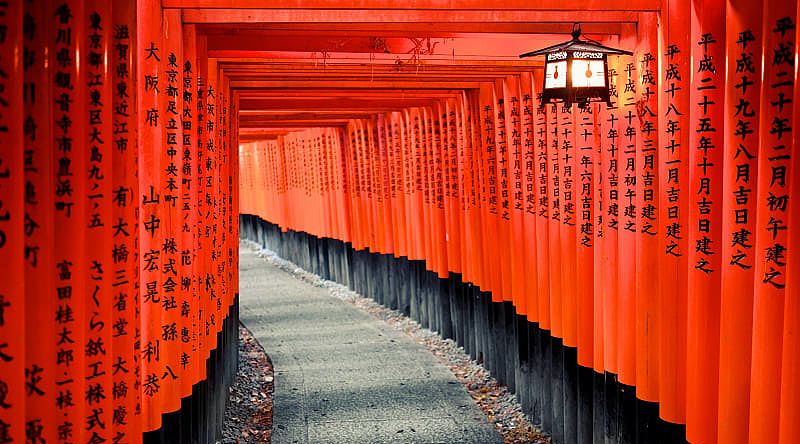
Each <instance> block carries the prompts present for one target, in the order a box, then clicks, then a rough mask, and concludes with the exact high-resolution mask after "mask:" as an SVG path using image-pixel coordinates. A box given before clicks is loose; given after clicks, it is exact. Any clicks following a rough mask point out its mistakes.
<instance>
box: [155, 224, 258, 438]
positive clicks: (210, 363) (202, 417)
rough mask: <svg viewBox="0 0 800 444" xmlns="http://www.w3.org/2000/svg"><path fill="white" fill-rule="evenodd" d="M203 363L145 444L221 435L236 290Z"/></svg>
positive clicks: (233, 351) (235, 331) (235, 356)
mask: <svg viewBox="0 0 800 444" xmlns="http://www.w3.org/2000/svg"><path fill="white" fill-rule="evenodd" d="M248 228H253V227H252V226H250V227H248ZM244 232H245V230H242V233H244ZM248 232H249V233H250V234H251V235H255V233H256V232H255V231H253V230H249V231H248ZM205 365H206V379H205V380H204V381H200V382H198V383H197V384H195V385H194V386H193V387H192V393H191V395H189V396H187V397H185V398H182V399H181V407H180V409H179V410H178V411H175V412H171V413H166V414H163V415H161V428H159V429H158V430H153V431H151V432H146V433H144V434H143V442H144V443H145V444H182V443H186V444H213V443H215V442H216V441H217V440H218V439H220V438H222V424H223V419H224V415H225V406H226V405H227V402H228V392H229V388H230V386H231V384H233V381H234V378H235V377H236V373H237V371H238V370H239V295H238V293H237V294H236V297H235V298H234V302H233V304H231V306H230V307H229V308H228V313H227V314H226V316H225V319H224V320H223V321H222V329H221V330H220V332H219V333H217V348H216V349H214V350H212V351H211V353H210V356H209V357H208V359H207V360H206V362H205Z"/></svg>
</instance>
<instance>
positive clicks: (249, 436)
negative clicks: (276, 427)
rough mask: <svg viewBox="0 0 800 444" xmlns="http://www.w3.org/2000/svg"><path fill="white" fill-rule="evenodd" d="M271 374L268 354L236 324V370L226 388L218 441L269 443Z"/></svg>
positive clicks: (236, 443)
mask: <svg viewBox="0 0 800 444" xmlns="http://www.w3.org/2000/svg"><path fill="white" fill-rule="evenodd" d="M274 380H275V375H274V372H273V370H272V362H271V361H270V360H269V356H267V353H266V352H264V349H263V348H261V345H260V344H259V343H258V341H256V339H255V338H254V337H253V334H252V333H250V331H249V330H247V329H246V328H244V327H243V326H241V325H240V326H239V372H238V373H237V375H236V381H234V383H233V386H231V389H230V396H229V397H228V405H227V406H226V408H225V423H224V424H223V426H222V436H223V439H222V441H221V443H222V444H251V443H252V444H256V443H267V442H270V437H271V435H272V392H273V389H274Z"/></svg>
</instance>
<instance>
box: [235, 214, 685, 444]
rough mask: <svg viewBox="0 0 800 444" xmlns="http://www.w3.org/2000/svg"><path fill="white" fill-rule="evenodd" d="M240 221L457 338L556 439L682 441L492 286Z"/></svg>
mask: <svg viewBox="0 0 800 444" xmlns="http://www.w3.org/2000/svg"><path fill="white" fill-rule="evenodd" d="M241 221H242V225H243V227H247V229H242V230H241V233H242V236H243V237H244V238H246V239H250V240H253V241H256V242H258V243H259V244H260V245H262V246H265V247H267V248H269V249H270V250H272V251H275V252H276V253H277V254H278V255H280V256H281V257H283V258H285V259H287V260H289V261H292V262H294V263H295V264H297V265H299V266H301V267H304V268H306V269H308V270H316V272H317V273H318V274H320V275H322V276H325V277H327V278H328V279H331V280H335V281H336V282H339V283H340V284H342V285H346V286H348V287H349V288H351V289H353V290H355V291H357V292H358V293H360V294H362V295H364V296H367V297H370V298H372V299H374V300H375V301H377V302H379V303H381V304H383V305H385V306H387V307H390V308H393V309H397V310H398V311H400V312H401V313H403V314H405V315H406V316H409V317H411V318H412V319H414V320H416V321H417V322H419V323H420V325H422V326H423V327H426V328H430V329H432V330H435V331H437V332H439V333H440V334H441V335H442V337H445V338H452V339H454V340H455V341H456V342H457V343H458V345H460V346H462V347H463V348H464V351H465V352H466V353H467V354H469V356H470V357H472V359H474V360H475V361H477V362H479V363H481V364H483V365H484V367H486V368H487V369H488V370H489V371H490V372H491V373H492V375H493V376H494V377H495V379H497V380H498V381H499V382H501V383H503V384H506V385H507V386H508V387H509V389H510V390H512V391H513V392H515V393H516V395H517V399H518V400H519V401H520V404H521V405H522V409H523V411H524V412H525V414H526V415H527V416H528V418H529V419H530V421H531V422H532V423H533V424H536V425H538V426H540V427H541V428H542V429H543V431H544V432H545V433H548V434H550V436H551V438H552V440H553V442H554V443H555V444H562V443H570V444H572V443H577V444H585V443H594V444H616V443H664V444H672V443H685V442H686V439H685V428H684V427H683V426H681V425H676V424H671V423H668V422H666V421H663V420H662V419H660V418H659V417H658V405H657V404H655V403H650V402H645V401H642V400H639V399H638V398H636V389H635V387H631V386H626V385H624V384H621V383H619V381H618V380H617V376H616V375H614V374H613V373H598V372H595V371H594V370H593V369H590V368H586V367H582V366H580V365H578V362H577V349H575V348H574V347H567V346H564V345H563V341H562V340H561V339H560V338H556V337H553V336H551V335H550V331H548V330H545V329H542V328H540V326H539V324H537V323H535V322H529V321H528V320H527V319H526V318H525V317H523V316H519V315H517V314H516V313H515V311H514V307H513V305H512V304H511V303H510V302H493V301H492V295H491V293H489V292H486V291H481V289H480V288H478V287H476V286H474V285H472V284H470V283H468V282H464V281H463V278H462V276H461V275H459V274H455V273H450V274H449V276H448V277H447V278H445V279H442V278H439V277H438V276H437V275H436V274H435V273H433V272H431V271H429V270H426V269H425V263H424V262H423V261H419V260H409V259H408V258H404V257H399V258H398V257H394V256H392V255H387V254H378V253H373V252H369V251H367V250H360V251H356V250H354V249H353V247H352V245H350V244H347V243H344V242H342V241H339V240H336V239H327V238H317V237H315V236H312V235H309V234H307V233H299V232H294V231H291V230H290V231H287V232H281V231H280V229H279V228H278V227H277V226H276V225H273V224H271V223H268V222H265V221H263V220H261V219H259V218H257V217H255V216H249V215H244V216H241ZM309 252H313V254H312V253H309ZM309 257H314V258H316V259H314V260H310V259H309Z"/></svg>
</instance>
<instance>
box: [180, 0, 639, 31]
mask: <svg viewBox="0 0 800 444" xmlns="http://www.w3.org/2000/svg"><path fill="white" fill-rule="evenodd" d="M498 3H499V2H498ZM531 3H536V2H531ZM182 14H183V22H184V23H198V24H200V23H228V24H237V23H343V24H351V25H352V26H354V27H357V24H358V23H428V24H432V23H491V22H494V23H538V22H545V23H553V22H556V23H558V22H561V23H574V22H581V23H593V22H627V23H635V22H636V20H637V19H638V13H637V12H636V11H633V10H630V9H622V10H589V9H586V8H583V7H578V8H573V9H571V10H570V9H560V10H555V9H548V10H535V11H530V10H528V11H508V10H482V11H473V10H446V11H442V10H421V9H406V10H389V9H241V8H240V9H184V10H183V11H182Z"/></svg>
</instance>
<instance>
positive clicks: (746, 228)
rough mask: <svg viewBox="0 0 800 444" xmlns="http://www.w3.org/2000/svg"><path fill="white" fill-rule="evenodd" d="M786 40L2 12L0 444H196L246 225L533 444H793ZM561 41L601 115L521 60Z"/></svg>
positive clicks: (709, 28)
mask: <svg viewBox="0 0 800 444" xmlns="http://www.w3.org/2000/svg"><path fill="white" fill-rule="evenodd" d="M495 3H498V4H495ZM797 15H798V4H797V2H796V1H794V0H790V1H787V0H763V1H756V2H748V1H742V0H691V1H690V0H660V1H659V0H598V1H587V0H544V1H538V2H529V1H525V0H512V1H504V2H487V1H485V0H450V1H445V2H442V1H439V0H420V1H414V2H411V3H409V2H402V1H397V0H372V1H352V0H281V1H276V0H113V1H110V2H109V1H102V0H46V1H40V2H36V1H33V2H31V1H23V0H11V1H7V2H0V269H2V270H3V275H2V276H0V443H3V442H59V443H70V442H139V441H140V440H144V441H148V442H213V441H214V439H215V437H216V434H217V433H218V430H219V425H220V422H221V415H222V413H223V409H224V402H225V398H226V392H227V387H228V385H229V384H230V382H231V379H232V376H233V375H234V374H235V370H236V369H235V366H236V342H235V341H236V337H237V330H236V329H237V325H236V323H237V317H238V314H237V303H236V298H237V292H238V276H237V265H238V257H237V254H238V245H237V244H236V243H237V241H238V238H239V225H240V223H241V224H242V229H243V233H242V237H245V238H249V239H252V240H257V241H258V242H260V243H262V244H263V245H268V246H270V247H271V248H273V249H275V250H277V251H278V252H279V253H281V254H282V255H283V256H286V257H289V258H290V259H292V260H294V261H296V262H297V263H299V264H301V265H302V266H305V267H307V268H311V269H313V270H314V271H315V272H318V273H320V274H322V275H324V276H325V277H326V278H329V279H333V280H337V281H339V282H342V283H345V284H348V285H350V286H351V287H353V288H355V289H356V290H358V291H360V292H362V293H366V294H369V295H370V296H372V297H374V298H376V299H377V300H379V301H380V302H382V303H384V304H386V305H388V306H390V307H392V308H397V309H399V310H401V311H404V312H406V314H408V315H410V316H412V317H414V318H415V319H418V320H419V321H420V322H421V323H422V324H423V325H425V326H429V327H431V328H433V329H436V330H438V331H439V332H441V333H442V334H443V335H445V336H449V337H453V338H454V339H456V340H457V341H458V343H459V344H461V345H463V346H464V347H465V349H466V350H467V351H468V352H469V353H470V354H471V355H472V356H473V357H475V358H476V359H482V360H483V362H484V363H485V365H486V366H487V367H488V368H489V369H490V370H491V371H492V372H493V374H495V375H496V376H497V378H498V379H499V380H500V381H501V382H503V383H505V384H507V385H508V386H509V387H510V388H511V389H512V390H513V391H514V392H515V393H516V394H517V395H518V398H519V399H520V401H521V403H522V405H523V407H524V409H525V410H526V413H527V414H528V415H529V417H531V418H532V419H533V420H534V421H535V422H538V423H540V424H542V427H543V429H544V430H545V431H547V432H549V433H551V435H552V437H553V440H554V441H555V442H568V443H578V442H581V443H583V442H600V441H605V442H640V441H641V442H649V441H662V442H681V441H683V440H686V441H689V442H692V443H715V442H720V443H733V442H736V443H738V442H742V441H747V442H752V443H762V442H763V443H774V442H780V443H786V444H788V443H794V442H799V441H800V422H798V421H796V418H795V417H796V412H797V411H800V387H798V385H800V373H799V372H800V370H798V368H800V367H798V365H799V364H800V363H798V357H800V349H799V348H798V346H799V344H800V341H798V339H797V338H798V332H797V329H798V325H800V305H798V304H799V302H798V299H799V298H800V282H798V279H800V269H798V264H799V263H800V259H799V258H800V256H798V254H797V253H796V251H797V250H798V249H800V245H798V242H799V239H800V233H798V228H797V226H798V225H799V224H800V205H797V204H796V202H794V200H793V199H792V196H793V195H795V196H796V195H797V194H798V193H800V188H798V187H800V180H797V173H796V171H797V169H798V168H800V164H798V162H800V160H798V159H800V156H798V153H797V148H796V146H797V143H796V141H795V139H796V134H797V132H796V131H794V128H797V127H798V126H800V121H799V120H798V118H800V117H799V116H800V112H798V111H796V110H795V107H796V106H797V104H798V103H800V93H798V91H800V88H796V87H795V82H796V81H797V76H798V74H797V67H796V64H797V60H796V54H797V53H798V42H797V39H796V38H795V37H796V23H797ZM574 22H581V24H582V27H583V30H584V32H585V33H586V34H588V35H590V36H592V37H593V38H595V39H597V40H600V41H603V42H607V43H609V44H612V45H617V46H621V47H624V48H625V49H628V50H630V51H632V52H634V56H633V57H616V56H614V57H612V58H611V60H610V63H609V70H610V72H609V80H610V83H611V87H612V89H613V94H612V102H611V104H610V105H605V104H595V105H591V106H589V107H586V108H582V109H580V108H577V107H563V106H560V105H546V104H543V103H541V100H540V97H539V94H540V92H541V89H542V81H543V79H542V77H543V73H542V69H541V68H542V66H541V61H536V60H529V59H526V60H519V59H517V57H516V55H517V54H519V53H522V52H525V51H526V50H529V49H532V48H533V47H541V46H547V45H549V44H553V43H557V42H559V41H562V40H563V39H564V38H565V37H564V35H566V34H567V33H568V32H569V31H570V30H571V29H572V24H573V23H574ZM240 169H241V171H240ZM240 206H241V208H240ZM240 214H241V215H242V216H241V218H240V219H239V220H237V219H236V218H237V216H239V215H240ZM793 221H794V223H792V222H793ZM20 332H24V334H20ZM42 405H47V406H49V407H48V408H41V406H42Z"/></svg>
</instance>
